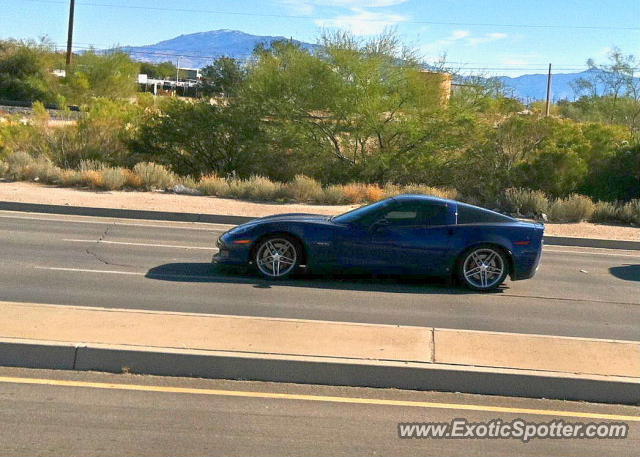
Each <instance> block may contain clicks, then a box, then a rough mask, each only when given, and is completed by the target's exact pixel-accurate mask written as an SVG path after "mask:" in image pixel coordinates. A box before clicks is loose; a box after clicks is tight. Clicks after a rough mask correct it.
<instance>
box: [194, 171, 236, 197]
mask: <svg viewBox="0 0 640 457" xmlns="http://www.w3.org/2000/svg"><path fill="white" fill-rule="evenodd" d="M196 189H198V190H199V191H200V192H202V193H203V194H204V195H211V196H215V197H224V196H228V195H229V183H228V182H227V181H226V180H225V179H223V178H220V177H219V176H216V175H208V176H203V177H202V178H200V181H198V184H197V185H196Z"/></svg>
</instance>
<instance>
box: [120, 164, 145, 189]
mask: <svg viewBox="0 0 640 457" xmlns="http://www.w3.org/2000/svg"><path fill="white" fill-rule="evenodd" d="M122 173H123V174H124V179H125V181H124V185H125V187H130V188H132V189H140V188H141V187H142V185H143V183H142V178H141V177H140V176H138V175H137V174H136V173H134V172H133V171H132V170H129V169H126V168H125V169H123V170H122Z"/></svg>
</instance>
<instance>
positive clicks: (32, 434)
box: [0, 368, 640, 456]
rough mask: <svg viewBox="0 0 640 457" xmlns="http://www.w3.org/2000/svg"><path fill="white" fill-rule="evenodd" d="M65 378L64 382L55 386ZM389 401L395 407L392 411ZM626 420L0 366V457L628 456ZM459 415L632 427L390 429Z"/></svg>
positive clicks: (633, 429) (614, 409)
mask: <svg viewBox="0 0 640 457" xmlns="http://www.w3.org/2000/svg"><path fill="white" fill-rule="evenodd" d="M65 382H66V383H70V384H71V385H69V384H67V385H63V383H65ZM34 383H40V384H34ZM42 383H44V384H42ZM131 386H133V387H131ZM132 388H133V389H135V390H131V389H132ZM180 389H188V391H184V390H183V391H179V390H180ZM390 400H391V401H395V402H402V403H401V404H397V403H396V404H389V401H390ZM384 402H387V404H384ZM417 402H419V403H417ZM469 408H471V409H469ZM492 408H493V409H492ZM495 408H498V410H496V409H495ZM585 414H595V417H584V416H585ZM621 416H622V417H621ZM630 416H631V417H634V418H640V408H639V407H631V406H614V405H598V404H588V403H575V402H562V401H550V400H531V399H513V398H503V397H486V396H479V395H463V394H446V393H433V392H415V391H398V390H382V389H364V388H349V387H329V386H312V385H295V384H273V383H257V382H242V381H220V380H202V379H184V378H161V377H151V376H131V375H113V374H98V373H78V372H62V371H46V370H26V369H18V368H0V424H2V426H1V427H0V455H3V456H5V455H6V456H14V455H60V456H65V455H84V456H101V455H105V456H111V455H153V456H163V455H181V456H190V455H265V456H266V455H465V456H469V455H566V456H570V455H575V456H590V455H594V456H596V455H615V456H623V455H629V456H635V455H637V450H638V448H639V447H640V422H637V421H630V420H629V417H630ZM456 418H464V419H466V420H467V421H469V422H480V421H487V422H488V421H491V420H495V419H500V420H502V421H503V422H510V421H513V420H515V419H523V420H525V421H528V422H538V423H544V422H549V421H552V420H554V419H561V420H563V421H564V422H565V423H589V422H596V423H610V422H626V423H627V424H628V425H629V432H628V436H627V438H625V439H533V440H531V441H529V442H528V443H522V442H521V441H519V440H517V439H500V440H496V439H475V440H468V439H411V440H408V439H399V438H398V427H397V424H398V422H449V421H451V420H453V419H456Z"/></svg>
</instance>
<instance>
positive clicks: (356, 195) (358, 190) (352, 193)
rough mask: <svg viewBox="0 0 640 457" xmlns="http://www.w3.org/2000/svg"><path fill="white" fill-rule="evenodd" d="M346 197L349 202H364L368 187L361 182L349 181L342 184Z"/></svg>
mask: <svg viewBox="0 0 640 457" xmlns="http://www.w3.org/2000/svg"><path fill="white" fill-rule="evenodd" d="M342 192H343V194H344V199H345V201H346V202H347V203H362V202H364V201H365V198H366V187H365V185H364V184H360V183H355V182H354V183H349V184H345V185H344V186H342Z"/></svg>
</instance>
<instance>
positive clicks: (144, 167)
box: [133, 162, 177, 189]
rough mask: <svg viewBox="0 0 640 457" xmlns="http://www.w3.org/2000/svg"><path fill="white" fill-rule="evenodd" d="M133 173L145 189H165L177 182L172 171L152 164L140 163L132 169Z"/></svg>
mask: <svg viewBox="0 0 640 457" xmlns="http://www.w3.org/2000/svg"><path fill="white" fill-rule="evenodd" d="M133 172H134V173H135V174H137V175H138V176H139V177H140V179H141V180H142V185H143V186H144V187H145V188H146V189H167V188H169V187H171V186H172V185H173V183H175V182H176V181H177V177H176V175H175V174H174V173H173V172H172V171H170V170H168V169H167V168H166V167H164V166H162V165H158V164H157V163H153V162H140V163H138V164H136V165H135V166H134V167H133Z"/></svg>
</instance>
